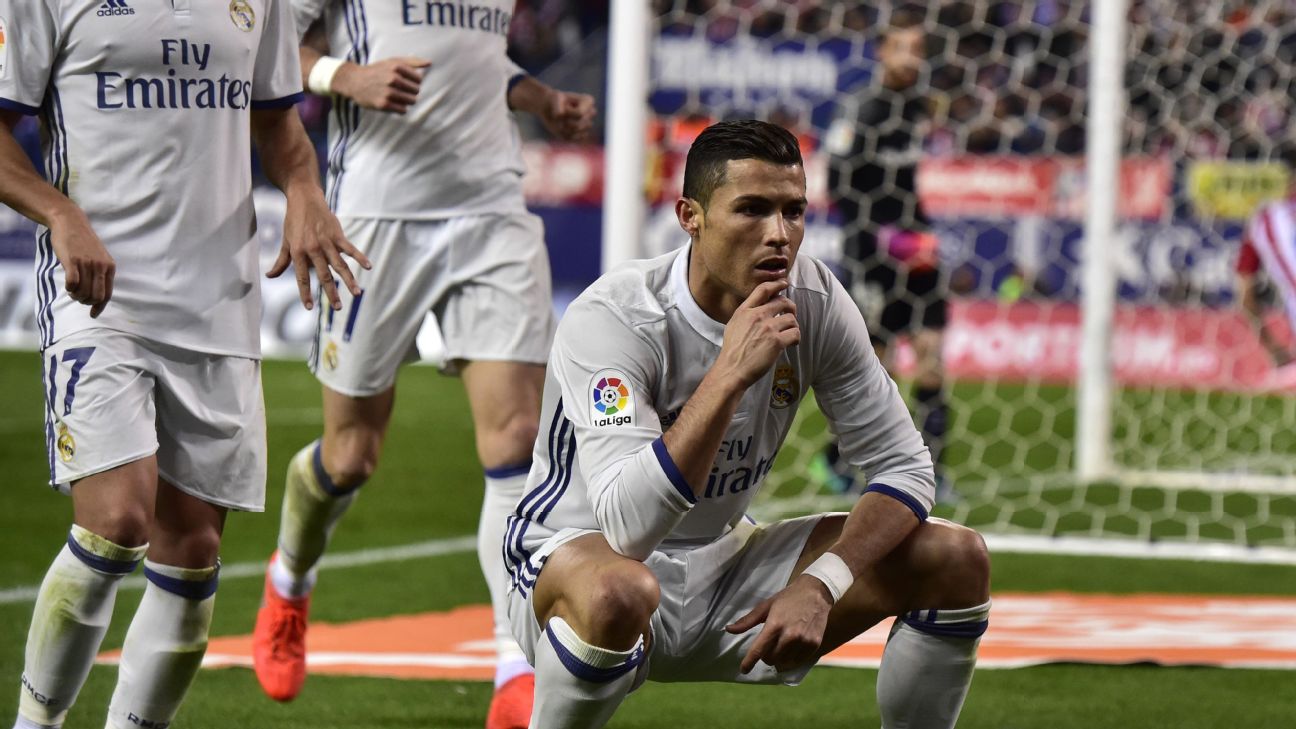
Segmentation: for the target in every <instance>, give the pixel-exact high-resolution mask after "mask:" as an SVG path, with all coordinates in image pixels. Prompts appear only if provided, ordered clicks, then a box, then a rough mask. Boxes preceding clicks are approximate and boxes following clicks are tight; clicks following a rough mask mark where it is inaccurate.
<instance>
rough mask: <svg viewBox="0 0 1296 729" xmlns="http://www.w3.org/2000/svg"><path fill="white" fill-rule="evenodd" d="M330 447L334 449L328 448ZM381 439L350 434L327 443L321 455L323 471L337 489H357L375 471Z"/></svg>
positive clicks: (369, 435) (370, 435)
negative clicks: (326, 472)
mask: <svg viewBox="0 0 1296 729" xmlns="http://www.w3.org/2000/svg"><path fill="white" fill-rule="evenodd" d="M329 445H332V446H333V447H332V448H330V447H328V446H329ZM381 448H382V439H381V437H380V436H378V435H376V434H362V433H351V434H348V435H347V436H345V437H340V438H337V439H336V440H335V441H334V442H333V443H332V444H329V443H326V444H325V447H324V449H323V451H322V452H321V454H320V456H321V460H323V462H324V469H325V470H326V471H328V475H329V478H331V479H332V480H333V484H334V485H335V486H337V487H338V488H340V489H351V488H356V487H358V486H360V485H361V484H363V483H364V482H365V481H368V480H369V477H370V476H372V475H373V472H374V471H375V470H376V469H377V468H378V454H379V452H380V450H381Z"/></svg>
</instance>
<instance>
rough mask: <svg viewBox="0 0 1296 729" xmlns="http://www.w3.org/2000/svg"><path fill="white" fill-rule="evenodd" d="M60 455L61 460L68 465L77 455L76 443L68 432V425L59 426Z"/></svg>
mask: <svg viewBox="0 0 1296 729" xmlns="http://www.w3.org/2000/svg"><path fill="white" fill-rule="evenodd" d="M57 443H58V454H59V460H61V461H63V462H64V463H67V462H69V461H71V460H72V456H75V455H76V441H75V440H73V439H72V434H71V433H69V432H68V427H67V425H65V424H63V423H59V424H58V441H57Z"/></svg>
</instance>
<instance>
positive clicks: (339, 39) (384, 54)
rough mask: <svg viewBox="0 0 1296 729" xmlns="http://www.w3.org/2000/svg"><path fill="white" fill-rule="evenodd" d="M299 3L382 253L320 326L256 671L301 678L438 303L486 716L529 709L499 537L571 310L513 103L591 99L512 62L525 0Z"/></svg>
mask: <svg viewBox="0 0 1296 729" xmlns="http://www.w3.org/2000/svg"><path fill="white" fill-rule="evenodd" d="M293 5H294V9H295V12H296V15H297V23H298V29H299V31H300V32H302V33H303V34H307V35H306V41H305V42H304V44H303V47H302V70H303V72H304V73H305V74H307V77H308V85H309V87H310V88H311V89H312V90H313V91H316V92H317V93H332V94H333V95H334V108H333V114H332V116H331V118H330V125H329V159H328V194H329V202H330V205H331V206H332V207H333V209H334V211H335V212H336V213H337V214H338V216H339V219H340V220H341V221H342V225H343V228H344V230H345V232H346V234H347V237H348V238H349V239H350V240H352V241H354V242H355V243H356V244H357V245H358V246H359V247H360V248H361V249H362V250H364V251H365V252H366V253H367V254H368V255H369V257H370V258H372V259H373V262H374V268H373V270H372V271H369V272H362V273H361V275H360V277H359V283H360V285H361V286H362V287H363V289H364V293H363V295H361V296H356V297H344V304H345V305H344V307H343V309H342V310H341V311H338V312H337V313H336V314H333V313H332V312H327V313H325V315H324V316H323V317H322V318H321V320H320V323H319V329H318V332H317V340H316V346H315V350H314V352H313V354H312V356H311V360H310V366H311V370H312V371H313V372H314V373H315V374H316V376H317V377H318V379H319V380H320V382H321V383H322V384H323V386H324V387H323V391H324V392H323V400H324V433H323V436H322V437H321V438H320V439H319V440H318V441H316V442H314V443H311V444H309V445H307V446H306V447H305V448H303V449H302V450H301V452H299V453H298V454H297V456H296V457H295V458H294V459H293V461H292V463H291V465H290V466H289V470H288V476H287V485H286V495H285V498H284V506H283V517H282V523H281V527H280V532H279V543H278V552H277V554H276V556H275V558H274V559H273V560H272V563H271V568H270V570H269V574H268V576H267V584H266V596H265V600H264V607H263V608H262V610H261V611H260V613H259V614H258V618H257V628H256V634H255V640H254V645H255V651H254V660H255V664H256V670H257V677H258V678H259V679H260V682H261V685H262V687H263V688H264V689H265V691H266V693H267V694H269V695H270V696H271V697H273V698H275V699H278V700H281V701H287V700H291V699H292V698H294V697H295V696H297V694H298V692H299V691H300V690H301V687H302V685H303V681H304V680H305V676H306V671H305V647H304V646H305V629H306V620H307V611H308V606H309V602H308V598H309V595H310V592H311V590H312V587H313V585H314V582H315V573H314V566H315V564H316V562H317V561H318V560H319V558H320V557H321V555H322V554H323V552H324V550H325V548H326V545H327V541H328V537H329V534H330V533H331V532H332V530H333V528H334V527H335V525H336V524H337V523H338V520H339V519H340V518H341V517H342V515H343V514H344V513H345V511H346V509H347V507H348V506H349V505H350V504H351V502H352V500H353V499H354V495H355V493H356V489H357V488H358V487H359V486H360V485H361V484H362V483H364V481H365V480H366V479H367V478H368V477H369V476H370V474H371V473H372V472H373V470H374V468H375V466H376V465H377V461H378V455H379V452H380V450H381V447H382V442H383V438H384V436H385V433H386V430H387V425H388V421H389V418H390V415H391V409H392V403H393V401H394V398H395V391H394V383H395V379H396V373H397V370H398V368H399V366H400V365H401V364H402V363H403V362H406V361H409V360H411V359H416V358H417V357H418V356H419V353H418V350H417V348H416V346H415V338H416V334H417V333H418V331H419V329H420V327H421V326H422V325H423V323H424V320H425V317H426V316H427V314H428V313H429V312H431V313H433V314H435V318H436V323H437V324H438V325H439V326H440V334H441V337H442V339H443V340H444V342H445V347H446V351H445V355H446V361H447V363H448V364H447V367H446V371H447V372H449V373H457V374H460V375H461V376H462V377H463V382H464V387H465V389H466V390H467V394H468V399H469V402H470V405H471V408H472V414H473V420H474V424H475V428H476V440H477V453H478V457H479V458H480V460H481V463H482V465H483V467H484V468H485V475H486V493H485V499H484V503H483V506H482V513H481V524H480V527H479V530H478V540H479V556H480V559H481V564H482V570H483V572H484V573H485V575H486V577H487V584H488V585H489V587H490V590H491V596H492V602H493V603H494V605H495V608H496V638H497V643H498V647H499V663H498V669H497V672H496V689H497V691H496V696H495V700H494V701H493V702H492V707H491V711H490V716H489V717H488V720H487V726H488V727H491V728H492V729H505V728H507V727H516V726H524V725H525V722H526V718H527V717H528V716H529V715H530V708H531V686H532V673H531V668H530V666H529V665H528V664H527V662H526V659H525V657H524V656H523V655H522V653H521V651H520V650H519V649H518V647H517V645H516V643H515V642H514V641H513V639H512V637H511V635H510V633H509V628H508V622H507V616H506V615H505V613H504V592H505V588H506V580H507V575H506V572H505V570H504V566H503V564H502V561H501V560H502V556H501V554H500V550H499V545H500V543H501V541H502V540H503V532H504V526H505V520H506V518H507V517H508V514H509V513H510V512H511V511H512V509H513V507H514V506H515V505H516V504H517V500H518V498H519V497H520V496H521V492H522V487H523V485H524V483H525V480H526V474H527V472H528V471H529V470H530V466H531V448H532V446H533V445H534V443H535V436H536V432H537V429H538V427H537V423H538V417H539V409H540V390H541V386H542V384H543V378H544V362H545V360H546V358H547V357H548V354H549V346H550V342H551V341H552V336H553V328H554V323H553V314H552V304H551V301H550V280H549V262H548V258H547V254H546V251H545V247H544V242H543V231H542V229H541V225H540V222H539V219H538V218H536V217H535V216H533V215H531V214H529V213H528V212H527V210H526V206H525V202H524V200H523V196H522V185H521V177H522V172H523V166H522V159H521V154H520V152H521V149H520V143H519V139H518V134H517V131H516V129H515V128H514V125H513V122H512V120H511V119H510V116H509V111H510V109H515V110H517V109H521V110H526V111H531V112H533V113H536V114H537V115H538V116H539V117H540V119H541V120H542V121H544V122H545V124H546V125H547V126H548V127H549V129H550V130H551V131H553V132H555V133H556V134H557V135H558V136H560V137H563V138H565V139H578V138H580V137H582V136H584V135H585V134H586V133H587V131H588V130H589V128H590V125H591V120H592V116H593V100H592V99H591V98H590V97H588V96H584V95H578V94H567V93H563V92H559V91H555V90H553V89H550V88H548V87H547V86H545V85H544V84H541V83H540V82H539V81H537V80H535V79H532V78H529V77H527V76H526V75H525V74H523V73H522V72H521V71H520V69H518V68H517V67H516V66H514V65H513V64H512V63H511V62H509V60H508V57H507V56H506V54H505V51H506V49H507V32H508V26H509V21H510V18H511V11H512V8H513V3H512V2H511V1H506V0H493V1H491V2H478V3H462V2H447V3H442V2H436V3H432V2H404V3H381V4H379V3H365V2H361V1H360V0H346V1H344V0H293ZM312 26H316V27H317V28H320V29H321V30H322V36H321V39H322V40H323V41H324V43H323V45H322V46H321V47H318V48H317V47H315V46H314V45H313V43H312V39H313V35H314V31H311V33H310V34H308V30H309V29H310V28H311V27H312ZM321 26H322V28H321ZM321 53H327V54H331V55H321ZM501 382H506V383H509V386H508V387H506V388H501V387H500V386H499V383H501ZM428 486H429V487H431V488H440V487H443V485H442V484H439V483H436V482H435V480H433V481H432V482H430V483H429V484H428Z"/></svg>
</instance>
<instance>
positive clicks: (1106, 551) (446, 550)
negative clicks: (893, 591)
mask: <svg viewBox="0 0 1296 729" xmlns="http://www.w3.org/2000/svg"><path fill="white" fill-rule="evenodd" d="M984 536H985V540H986V543H987V545H988V546H989V547H990V551H991V552H1024V553H1030V554H1062V555H1071V556H1104V557H1125V558H1136V559H1173V560H1189V561H1202V562H1248V563H1255V564H1286V565H1296V552H1293V551H1291V550H1287V549H1280V548H1276V547H1258V548H1256V547H1253V548H1240V547H1234V546H1233V545H1212V544H1195V545H1179V544H1174V543H1170V542H1162V543H1158V544H1148V543H1146V542H1137V543H1136V542H1133V541H1132V540H1129V541H1124V540H1101V539H1079V538H1067V537H1028V536H1006V535H1002V534H986V535H984ZM1104 541H1106V544H1104ZM476 548H477V537H476V536H474V535H472V534H468V535H465V536H462V537H449V538H446V539H432V540H429V541H426V542H416V543H414V544H404V545H400V546H396V547H383V548H379V549H360V550H356V551H354V552H342V553H339V554H333V555H327V556H325V557H324V559H322V560H320V569H344V568H347V567H361V566H364V565H370V564H382V563H386V562H403V561H407V560H412V559H423V558H426V557H441V556H444V555H449V554H460V553H463V552H470V551H473V550H475V549H476ZM265 568H266V563H265V562H263V561H262V562H236V563H234V564H228V565H223V566H222V567H221V577H222V578H223V579H231V580H232V579H239V578H244V577H260V576H261V575H263V574H265ZM144 585H145V580H144V578H143V577H128V578H126V579H125V580H123V581H122V584H121V589H124V590H138V589H142V588H143V587H144ZM39 591H40V585H29V586H26V587H11V588H8V589H4V590H0V605H14V604H17V603H25V602H33V601H35V600H36V595H37V593H38V592H39Z"/></svg>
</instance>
